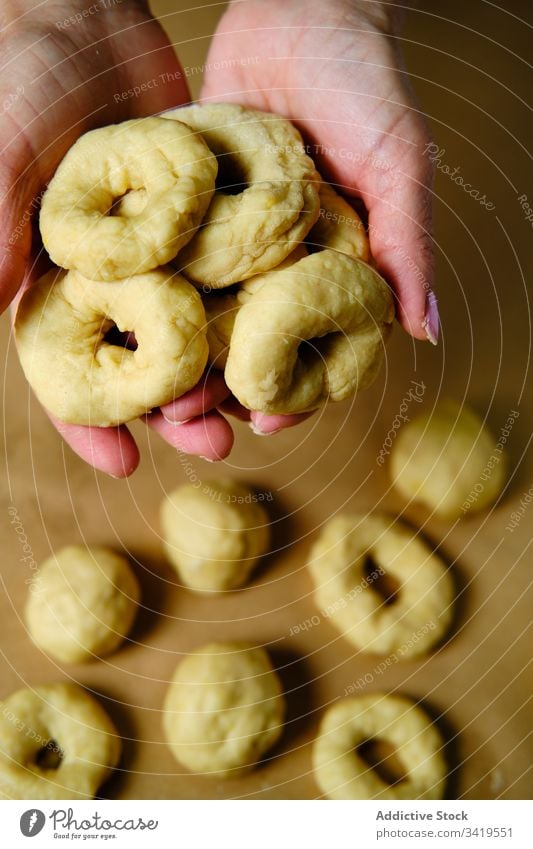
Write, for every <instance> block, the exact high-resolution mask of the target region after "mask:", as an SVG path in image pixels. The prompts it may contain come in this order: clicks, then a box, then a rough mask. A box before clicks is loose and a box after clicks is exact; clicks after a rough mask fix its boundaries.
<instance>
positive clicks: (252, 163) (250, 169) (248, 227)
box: [164, 103, 320, 289]
mask: <svg viewBox="0 0 533 849" xmlns="http://www.w3.org/2000/svg"><path fill="white" fill-rule="evenodd" d="M164 117H165V118H171V119H174V120H178V121H183V122H184V123H185V124H188V125H189V126H190V127H191V128H192V129H193V130H195V131H196V132H197V133H199V134H200V133H201V135H202V136H203V138H204V139H205V141H206V142H207V144H208V145H209V147H210V149H211V150H212V151H213V153H215V154H216V156H217V158H218V164H219V169H220V171H221V172H222V174H224V172H230V177H229V180H230V181H231V182H232V183H233V187H234V188H235V187H240V186H243V185H244V187H243V188H242V190H241V191H239V192H238V193H237V194H229V193H226V192H224V190H223V189H222V190H221V191H218V192H216V193H215V196H214V198H213V200H212V202H211V205H210V207H209V209H208V210H207V214H206V216H205V218H204V221H203V224H202V227H201V228H200V230H199V231H198V233H197V234H196V235H195V237H194V239H193V240H192V241H191V242H190V243H189V245H187V247H186V248H184V249H183V250H182V251H180V254H179V256H178V257H177V259H176V263H177V267H178V268H179V271H180V273H182V274H184V275H185V277H187V278H188V279H190V280H192V281H194V282H195V283H197V284H203V285H204V286H209V287H211V288H213V289H221V288H223V287H225V286H230V285H231V284H232V283H238V282H240V281H242V280H246V278H248V277H251V276H252V275H253V274H258V273H259V272H261V271H268V270H269V269H270V268H273V267H274V266H276V265H278V264H279V263H280V262H282V260H283V259H285V257H286V256H288V255H289V254H290V253H291V251H292V250H294V248H295V247H296V245H297V244H298V242H300V241H301V240H302V239H303V238H304V237H305V236H306V235H307V233H308V232H309V230H310V228H311V227H312V225H313V224H314V222H315V221H316V219H317V216H318V213H319V208H320V202H319V198H318V185H319V183H320V177H319V175H318V174H317V172H316V169H315V166H314V163H313V161H312V159H310V158H309V156H307V154H306V153H305V150H304V146H303V143H302V139H301V136H300V134H299V132H298V130H297V129H296V128H295V127H293V125H292V124H291V123H290V122H289V121H287V120H286V119H285V118H281V117H280V116H278V115H272V114H268V113H266V112H257V111H254V110H251V109H244V108H243V107H242V106H237V105H235V104H229V103H210V104H202V105H198V106H187V107H185V108H181V109H176V110H174V111H172V112H167V113H165V115H164ZM232 170H234V171H235V175H234V176H231V171H232Z"/></svg>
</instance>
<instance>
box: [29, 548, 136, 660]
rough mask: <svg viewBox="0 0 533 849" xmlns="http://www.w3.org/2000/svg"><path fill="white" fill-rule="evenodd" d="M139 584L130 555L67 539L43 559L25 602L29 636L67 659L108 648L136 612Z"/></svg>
mask: <svg viewBox="0 0 533 849" xmlns="http://www.w3.org/2000/svg"><path fill="white" fill-rule="evenodd" d="M139 596H140V591H139V584H138V582H137V579H136V577H135V575H134V574H133V572H132V570H131V568H130V566H129V563H128V561H127V560H126V558H125V557H121V556H120V555H119V554H116V553H115V552H114V551H111V550H110V549H108V548H101V547H93V548H85V547H84V546H81V545H69V546H66V547H65V548H62V549H61V550H60V551H58V552H57V553H56V554H53V555H52V556H51V557H49V558H48V559H47V560H45V561H44V563H43V564H42V566H41V567H40V569H39V571H38V573H37V574H36V576H35V578H34V580H33V582H32V584H31V587H30V593H29V596H28V600H27V602H26V610H25V618H26V625H27V627H28V631H29V634H30V636H31V638H32V640H33V642H34V643H35V644H36V645H37V646H39V648H41V649H43V651H46V652H48V653H49V654H51V655H53V657H56V658H57V659H58V660H60V661H63V662H65V663H76V662H82V661H85V660H91V659H92V658H94V656H100V657H102V656H103V655H106V654H109V653H110V652H112V651H113V650H114V649H116V648H117V646H118V645H119V644H120V643H121V642H122V640H123V639H124V637H125V636H126V635H127V633H128V631H129V630H130V627H131V625H132V623H133V620H134V618H135V614H136V612H137V604H138V602H139Z"/></svg>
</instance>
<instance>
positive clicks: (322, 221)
mask: <svg viewBox="0 0 533 849" xmlns="http://www.w3.org/2000/svg"><path fill="white" fill-rule="evenodd" d="M319 196H320V215H319V216H318V219H317V220H316V222H315V224H314V225H313V227H312V228H311V230H310V231H309V233H308V234H307V237H306V242H305V246H304V245H303V244H301V245H298V247H297V248H295V249H294V250H293V251H292V253H291V254H290V255H289V256H288V257H287V259H285V260H284V261H283V262H282V263H280V264H279V265H278V266H277V267H276V268H275V269H274V270H273V272H272V273H274V272H276V271H281V270H283V269H284V268H288V267H289V266H290V265H293V264H294V263H295V262H296V261H297V260H299V259H303V257H304V256H307V254H308V251H309V252H313V253H315V252H316V251H318V250H324V249H325V248H331V249H332V250H335V251H340V252H341V253H345V254H347V256H352V257H354V258H355V259H362V260H364V261H365V262H368V261H369V259H370V246H369V243H368V238H367V235H366V232H365V228H364V226H363V223H362V221H361V219H360V218H359V216H358V215H357V213H356V212H355V210H354V209H352V207H351V206H350V204H349V203H347V201H345V200H344V198H342V197H341V196H340V195H338V194H337V192H336V191H335V190H334V189H333V188H332V187H331V186H330V185H329V183H325V182H321V183H320V184H319ZM306 248H307V249H306ZM270 274H271V272H266V273H265V274H257V275H255V277H250V278H249V279H248V280H246V281H244V282H243V284H242V285H241V286H239V287H238V288H237V290H236V291H235V292H225V291H222V292H220V291H219V292H214V293H213V294H206V295H204V297H203V299H202V300H203V303H204V307H205V312H206V316H207V342H208V345H209V361H210V363H212V364H213V365H214V367H215V368H217V369H224V368H225V366H226V361H227V359H228V353H229V345H230V339H231V334H232V332H233V325H234V324H235V316H236V315H237V310H238V309H239V307H241V306H242V305H243V304H245V303H246V302H247V301H249V300H250V297H251V296H252V295H253V293H254V292H256V291H258V290H259V289H260V288H261V286H262V285H263V283H266V282H268V280H270V279H271V276H270Z"/></svg>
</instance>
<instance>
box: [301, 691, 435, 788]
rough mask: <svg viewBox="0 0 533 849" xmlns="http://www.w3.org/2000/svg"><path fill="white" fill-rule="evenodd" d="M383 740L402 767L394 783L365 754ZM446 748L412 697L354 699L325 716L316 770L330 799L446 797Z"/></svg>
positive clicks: (376, 695) (316, 750) (316, 746)
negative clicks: (399, 777)
mask: <svg viewBox="0 0 533 849" xmlns="http://www.w3.org/2000/svg"><path fill="white" fill-rule="evenodd" d="M378 742H380V743H382V744H383V743H386V744H388V746H389V747H390V749H392V750H393V752H394V754H395V755H396V757H397V759H398V761H399V764H400V765H401V769H400V770H399V771H401V772H402V773H403V775H402V776H401V780H400V781H398V782H397V783H392V784H391V783H389V781H388V780H386V779H385V777H383V776H382V775H380V773H379V770H378V769H376V768H373V767H372V766H370V764H369V762H368V760H367V759H366V758H365V756H364V751H365V748H366V747H368V744H369V743H372V744H374V745H376V744H377V743H378ZM443 746H444V743H443V739H442V737H441V734H440V732H439V730H438V729H437V727H436V726H435V725H433V723H432V722H431V719H430V718H429V716H428V715H427V714H426V712H425V711H424V710H423V709H422V708H421V707H420V706H419V705H418V704H416V703H415V702H413V701H412V700H411V699H408V698H405V697H404V696H396V695H387V694H385V693H371V694H370V695H368V696H354V697H353V698H349V699H341V700H340V701H339V702H337V703H336V704H334V705H332V707H330V708H329V709H328V710H327V711H326V713H325V714H324V718H323V720H322V722H321V724H320V731H319V734H318V737H317V739H316V740H315V743H314V746H313V769H314V771H315V777H316V780H317V783H318V785H319V787H320V789H321V790H322V792H323V793H324V794H325V795H326V796H327V797H328V798H329V799H379V800H380V801H386V800H387V801H388V800H391V801H394V800H395V799H442V797H443V794H444V785H445V780H446V773H447V769H446V762H445V760H444V756H443ZM390 749H389V750H390ZM367 751H368V749H367ZM381 758H383V755H380V757H379V760H381ZM383 765H384V761H382V762H381V766H382V767H383Z"/></svg>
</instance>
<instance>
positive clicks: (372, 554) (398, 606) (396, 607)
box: [309, 513, 454, 660]
mask: <svg viewBox="0 0 533 849" xmlns="http://www.w3.org/2000/svg"><path fill="white" fill-rule="evenodd" d="M309 570H310V572H311V576H312V578H313V582H314V584H315V602H316V604H317V606H318V607H319V609H320V610H322V611H324V614H325V615H326V616H328V617H329V618H330V620H331V623H332V624H333V625H335V627H336V628H338V630H339V631H340V632H341V633H342V635H343V636H344V637H345V638H346V639H347V640H348V641H349V642H350V643H352V644H353V645H354V646H355V647H356V648H358V649H360V650H362V651H368V652H374V653H376V654H383V655H389V654H394V656H395V658H396V659H399V660H401V659H403V658H413V657H418V656H420V655H422V654H426V653H427V652H428V651H429V650H430V649H431V647H432V646H433V645H435V644H436V643H438V642H439V641H440V640H441V639H442V637H443V636H444V634H445V633H446V631H447V629H448V627H449V625H450V622H451V619H452V613H453V600H454V587H453V582H452V579H451V577H450V574H449V572H448V571H447V569H446V566H445V564H444V563H443V561H442V560H441V559H440V557H438V555H437V554H436V553H435V552H434V551H433V550H432V549H431V548H430V547H429V546H428V545H427V544H426V543H425V542H424V541H423V540H422V539H421V537H420V535H418V534H415V533H414V532H413V531H411V530H410V529H409V528H408V527H406V526H405V525H402V524H401V523H400V522H398V521H397V520H396V521H393V520H392V519H391V518H389V517H388V516H386V515H382V514H379V513H373V514H371V515H368V516H365V515H358V514H352V513H348V514H342V513H341V514H339V515H338V516H335V517H334V518H333V519H330V521H329V522H327V524H326V525H325V526H324V528H323V529H322V531H321V533H320V536H319V538H318V540H317V541H316V542H315V544H314V546H313V548H312V550H311V552H310V556H309ZM384 576H387V577H386V578H385V577H384ZM387 579H388V581H389V582H390V581H393V582H394V592H390V595H388V594H387V593H384V594H382V592H381V591H380V592H378V591H377V588H378V587H379V582H380V580H381V581H382V582H385V581H386V580H387ZM386 586H387V584H386V583H385V587H386ZM384 596H387V597H386V598H385V597H384Z"/></svg>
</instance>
